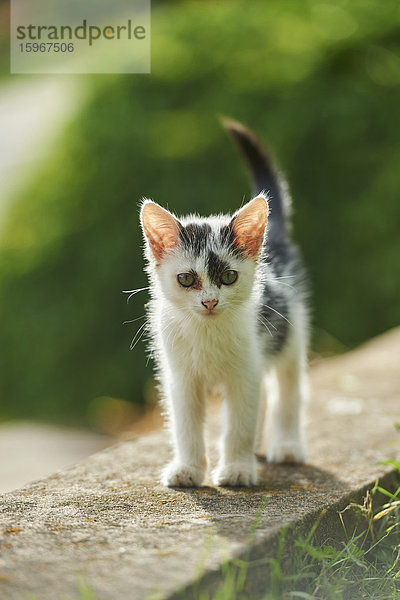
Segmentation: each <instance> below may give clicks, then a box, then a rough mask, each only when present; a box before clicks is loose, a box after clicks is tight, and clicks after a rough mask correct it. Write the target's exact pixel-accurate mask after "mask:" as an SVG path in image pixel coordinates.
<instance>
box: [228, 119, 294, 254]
mask: <svg viewBox="0 0 400 600" xmlns="http://www.w3.org/2000/svg"><path fill="white" fill-rule="evenodd" d="M222 124H223V126H224V128H225V129H226V131H228V133H229V134H230V135H231V136H232V138H233V139H234V141H235V143H236V144H237V146H238V147H239V150H240V151H241V153H242V155H243V157H244V158H245V161H246V164H247V167H248V169H249V171H250V175H251V179H252V183H253V191H254V193H255V194H259V193H260V192H262V191H264V192H266V193H267V194H268V204H269V208H270V216H269V227H268V231H269V235H268V238H269V242H270V243H272V244H274V243H282V242H285V241H286V240H287V238H288V235H289V233H288V217H289V212H290V199H289V194H288V192H287V189H286V183H285V182H284V180H283V179H282V178H281V177H280V175H279V173H278V171H277V169H276V167H275V165H274V163H273V161H272V159H271V157H270V156H269V154H268V153H267V151H266V149H265V148H264V147H263V145H262V144H261V142H259V140H258V139H257V138H256V136H255V135H254V134H253V133H252V132H251V131H249V130H248V129H247V128H246V127H244V125H242V124H241V123H238V122H237V121H231V120H230V119H223V120H222Z"/></svg>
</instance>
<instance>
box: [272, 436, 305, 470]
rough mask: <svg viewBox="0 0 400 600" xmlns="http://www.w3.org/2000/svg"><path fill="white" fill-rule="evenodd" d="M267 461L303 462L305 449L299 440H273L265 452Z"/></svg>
mask: <svg viewBox="0 0 400 600" xmlns="http://www.w3.org/2000/svg"><path fill="white" fill-rule="evenodd" d="M267 460H268V462H273V463H289V464H290V463H303V462H305V460H306V450H305V448H304V444H303V442H301V441H300V440H289V441H285V440H284V441H273V442H272V443H271V444H270V446H269V449H268V453H267Z"/></svg>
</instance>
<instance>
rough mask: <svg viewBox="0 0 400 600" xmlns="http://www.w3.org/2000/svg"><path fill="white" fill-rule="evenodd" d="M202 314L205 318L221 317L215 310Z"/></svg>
mask: <svg viewBox="0 0 400 600" xmlns="http://www.w3.org/2000/svg"><path fill="white" fill-rule="evenodd" d="M200 314H201V315H203V316H204V317H217V316H218V315H219V313H218V312H216V311H215V310H207V311H202V312H201V313H200Z"/></svg>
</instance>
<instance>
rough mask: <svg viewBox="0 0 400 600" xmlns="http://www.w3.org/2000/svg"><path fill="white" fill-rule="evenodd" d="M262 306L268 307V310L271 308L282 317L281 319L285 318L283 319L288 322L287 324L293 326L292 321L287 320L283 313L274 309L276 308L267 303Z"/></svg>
mask: <svg viewBox="0 0 400 600" xmlns="http://www.w3.org/2000/svg"><path fill="white" fill-rule="evenodd" d="M263 306H265V308H269V310H273V311H274V313H276V314H277V315H279V316H280V317H282V319H285V321H287V322H288V323H289V325H291V326H292V327H294V325H293V323H291V322H290V321H289V319H287V318H286V317H285V315H283V314H282V313H280V312H279V310H276V308H272V306H268V304H264V305H263Z"/></svg>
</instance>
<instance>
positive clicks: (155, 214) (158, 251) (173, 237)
mask: <svg viewBox="0 0 400 600" xmlns="http://www.w3.org/2000/svg"><path fill="white" fill-rule="evenodd" d="M140 222H141V224H142V229H143V233H144V234H145V236H146V238H147V239H148V241H149V244H150V248H151V249H152V251H153V254H154V256H155V258H156V260H157V261H159V260H161V259H162V257H163V256H164V254H165V252H166V251H167V250H169V249H170V248H174V247H175V246H177V245H178V243H179V222H178V221H177V220H176V219H175V217H174V216H173V215H171V213H170V212H168V210H165V208H162V207H161V206H159V205H158V204H156V203H155V202H153V201H152V200H145V201H144V202H143V204H142V210H141V211H140Z"/></svg>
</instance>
